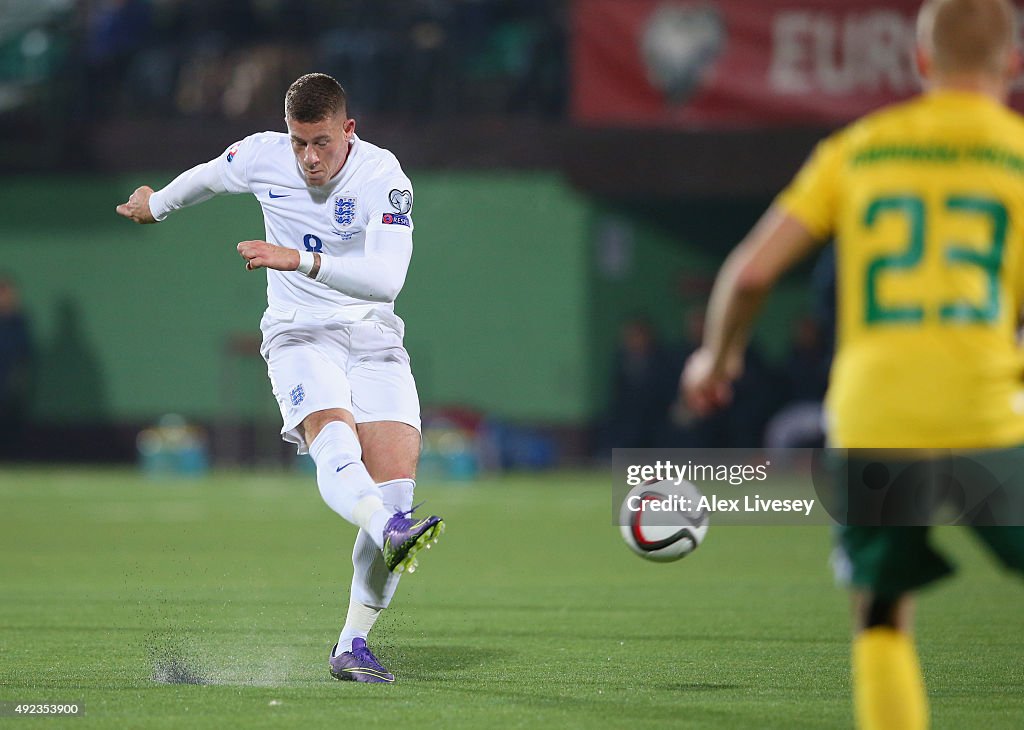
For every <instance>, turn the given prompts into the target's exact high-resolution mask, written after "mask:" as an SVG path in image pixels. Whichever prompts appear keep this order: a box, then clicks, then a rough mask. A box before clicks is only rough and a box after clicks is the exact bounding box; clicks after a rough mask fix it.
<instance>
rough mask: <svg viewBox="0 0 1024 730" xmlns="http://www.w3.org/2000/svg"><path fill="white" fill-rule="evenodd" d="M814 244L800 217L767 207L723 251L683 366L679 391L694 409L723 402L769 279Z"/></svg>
mask: <svg viewBox="0 0 1024 730" xmlns="http://www.w3.org/2000/svg"><path fill="white" fill-rule="evenodd" d="M815 245H816V240H815V238H814V237H813V236H812V235H811V233H810V232H809V231H808V230H807V228H806V227H805V226H804V225H803V224H802V223H801V222H800V221H798V220H797V219H796V218H794V217H793V216H791V215H789V214H787V213H786V212H785V211H784V210H782V209H781V208H780V207H778V206H772V207H771V208H769V209H768V211H767V212H766V213H765V214H764V216H763V217H762V218H761V220H760V221H759V222H758V224H757V225H756V226H755V227H754V229H753V230H752V231H751V232H750V233H749V234H748V235H747V237H746V238H745V239H744V240H743V242H742V243H740V245H739V246H737V247H736V249H735V250H733V252H732V253H731V254H729V258H728V259H726V262H725V264H724V265H723V266H722V270H721V271H720V272H719V274H718V278H717V279H716V280H715V286H714V288H713V289H712V292H711V299H710V301H709V303H708V313H707V321H706V323H705V333H706V334H705V336H704V343H703V344H702V345H701V347H700V348H698V350H697V351H696V352H695V353H694V354H693V355H692V356H691V357H690V359H689V360H688V361H687V363H686V367H685V368H684V370H683V376H682V382H681V387H682V389H683V395H684V396H685V398H686V402H687V404H688V405H689V406H690V408H692V409H693V410H694V412H696V413H697V414H699V415H707V414H708V413H711V412H713V411H715V410H718V409H720V408H723V407H724V406H726V405H728V404H729V402H730V401H731V399H732V383H733V382H735V380H736V379H737V378H739V377H740V375H742V373H743V351H744V350H745V349H746V346H747V341H748V340H749V339H750V329H751V326H752V325H753V323H754V319H755V318H756V316H757V313H758V312H759V311H760V309H761V305H762V304H763V303H764V300H765V298H766V297H767V296H768V294H769V293H770V292H771V290H772V288H773V287H774V286H775V282H777V281H778V280H779V278H780V277H781V276H782V275H783V274H784V273H785V272H786V271H787V270H788V269H789V268H790V267H792V266H793V265H794V264H795V263H796V262H798V261H799V260H800V259H802V258H804V257H805V256H806V255H807V254H808V253H810V252H811V250H813V248H814V247H815Z"/></svg>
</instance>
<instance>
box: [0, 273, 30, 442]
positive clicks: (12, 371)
mask: <svg viewBox="0 0 1024 730" xmlns="http://www.w3.org/2000/svg"><path fill="white" fill-rule="evenodd" d="M32 361H33V350H32V338H31V336H30V332H29V323H28V318H27V317H26V316H25V313H24V311H22V308H21V297H20V296H19V292H18V287H17V284H16V283H15V281H14V279H13V278H12V277H11V276H9V275H8V274H4V273H0V456H3V457H11V456H15V455H17V454H18V453H19V451H20V448H21V444H22V438H23V435H24V432H25V426H26V424H27V423H28V412H29V406H30V404H31V394H32V364H33V362H32Z"/></svg>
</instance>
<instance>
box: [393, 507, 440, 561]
mask: <svg viewBox="0 0 1024 730" xmlns="http://www.w3.org/2000/svg"><path fill="white" fill-rule="evenodd" d="M417 506H418V505H417ZM415 510H416V507H413V508H412V509H411V510H409V511H408V512H395V514H394V516H393V517H392V518H391V519H390V520H388V522H387V524H386V525H384V563H385V564H386V565H387V566H388V570H390V571H391V572H392V573H403V572H406V571H408V572H410V573H413V572H415V571H416V565H417V563H418V561H417V559H416V553H418V552H419V551H420V550H422V549H423V548H427V549H428V550H429V549H430V546H431V545H433V544H435V543H436V542H437V539H438V538H439V537H440V536H441V533H442V532H444V520H442V519H441V518H440V517H438V516H437V515H431V516H430V517H425V518H423V519H422V520H417V519H413V518H411V517H410V516H409V515H411V514H412V513H413V512H414V511H415Z"/></svg>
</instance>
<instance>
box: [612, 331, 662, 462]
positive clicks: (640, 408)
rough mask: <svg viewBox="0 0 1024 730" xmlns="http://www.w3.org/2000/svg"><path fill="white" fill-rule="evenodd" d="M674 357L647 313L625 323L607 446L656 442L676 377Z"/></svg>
mask: <svg viewBox="0 0 1024 730" xmlns="http://www.w3.org/2000/svg"><path fill="white" fill-rule="evenodd" d="M677 360H678V358H677V357H673V356H672V354H671V353H670V352H669V351H668V350H667V349H666V348H665V347H664V346H663V345H662V344H661V343H660V342H659V341H658V338H657V336H656V334H655V331H654V327H653V326H652V325H651V322H650V321H649V320H648V319H646V318H645V317H639V316H638V317H633V318H632V319H630V320H628V321H627V322H626V323H625V324H623V326H622V329H621V331H620V336H619V345H618V348H617V349H616V352H615V362H614V369H613V374H612V395H611V406H610V413H609V418H610V420H609V424H608V437H609V440H610V442H611V448H618V449H642V448H652V447H655V446H658V445H659V443H658V441H659V438H660V436H661V434H662V433H663V432H664V431H665V428H666V425H667V423H668V416H669V410H670V408H671V406H672V403H673V401H674V400H675V395H676V390H677V387H678V385H677V384H678V379H679V363H678V362H677Z"/></svg>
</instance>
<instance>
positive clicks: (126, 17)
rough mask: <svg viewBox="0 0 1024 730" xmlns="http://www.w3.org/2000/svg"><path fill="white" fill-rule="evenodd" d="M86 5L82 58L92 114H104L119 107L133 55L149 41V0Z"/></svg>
mask: <svg viewBox="0 0 1024 730" xmlns="http://www.w3.org/2000/svg"><path fill="white" fill-rule="evenodd" d="M86 7H87V11H86V18H85V24H86V28H85V49H84V56H85V58H84V61H85V64H86V88H87V90H88V101H89V103H90V104H91V109H92V113H93V115H94V116H97V117H99V116H106V115H108V114H109V113H110V112H111V111H113V110H116V109H120V102H121V96H122V92H123V90H124V86H125V84H124V81H125V78H126V77H127V73H128V69H129V68H130V66H131V61H132V57H133V55H134V54H136V53H137V52H139V51H140V50H142V49H143V48H145V47H146V45H147V42H148V41H149V31H150V20H151V16H150V8H149V2H147V0H102V1H101V2H97V3H92V4H89V5H88V6H86Z"/></svg>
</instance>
